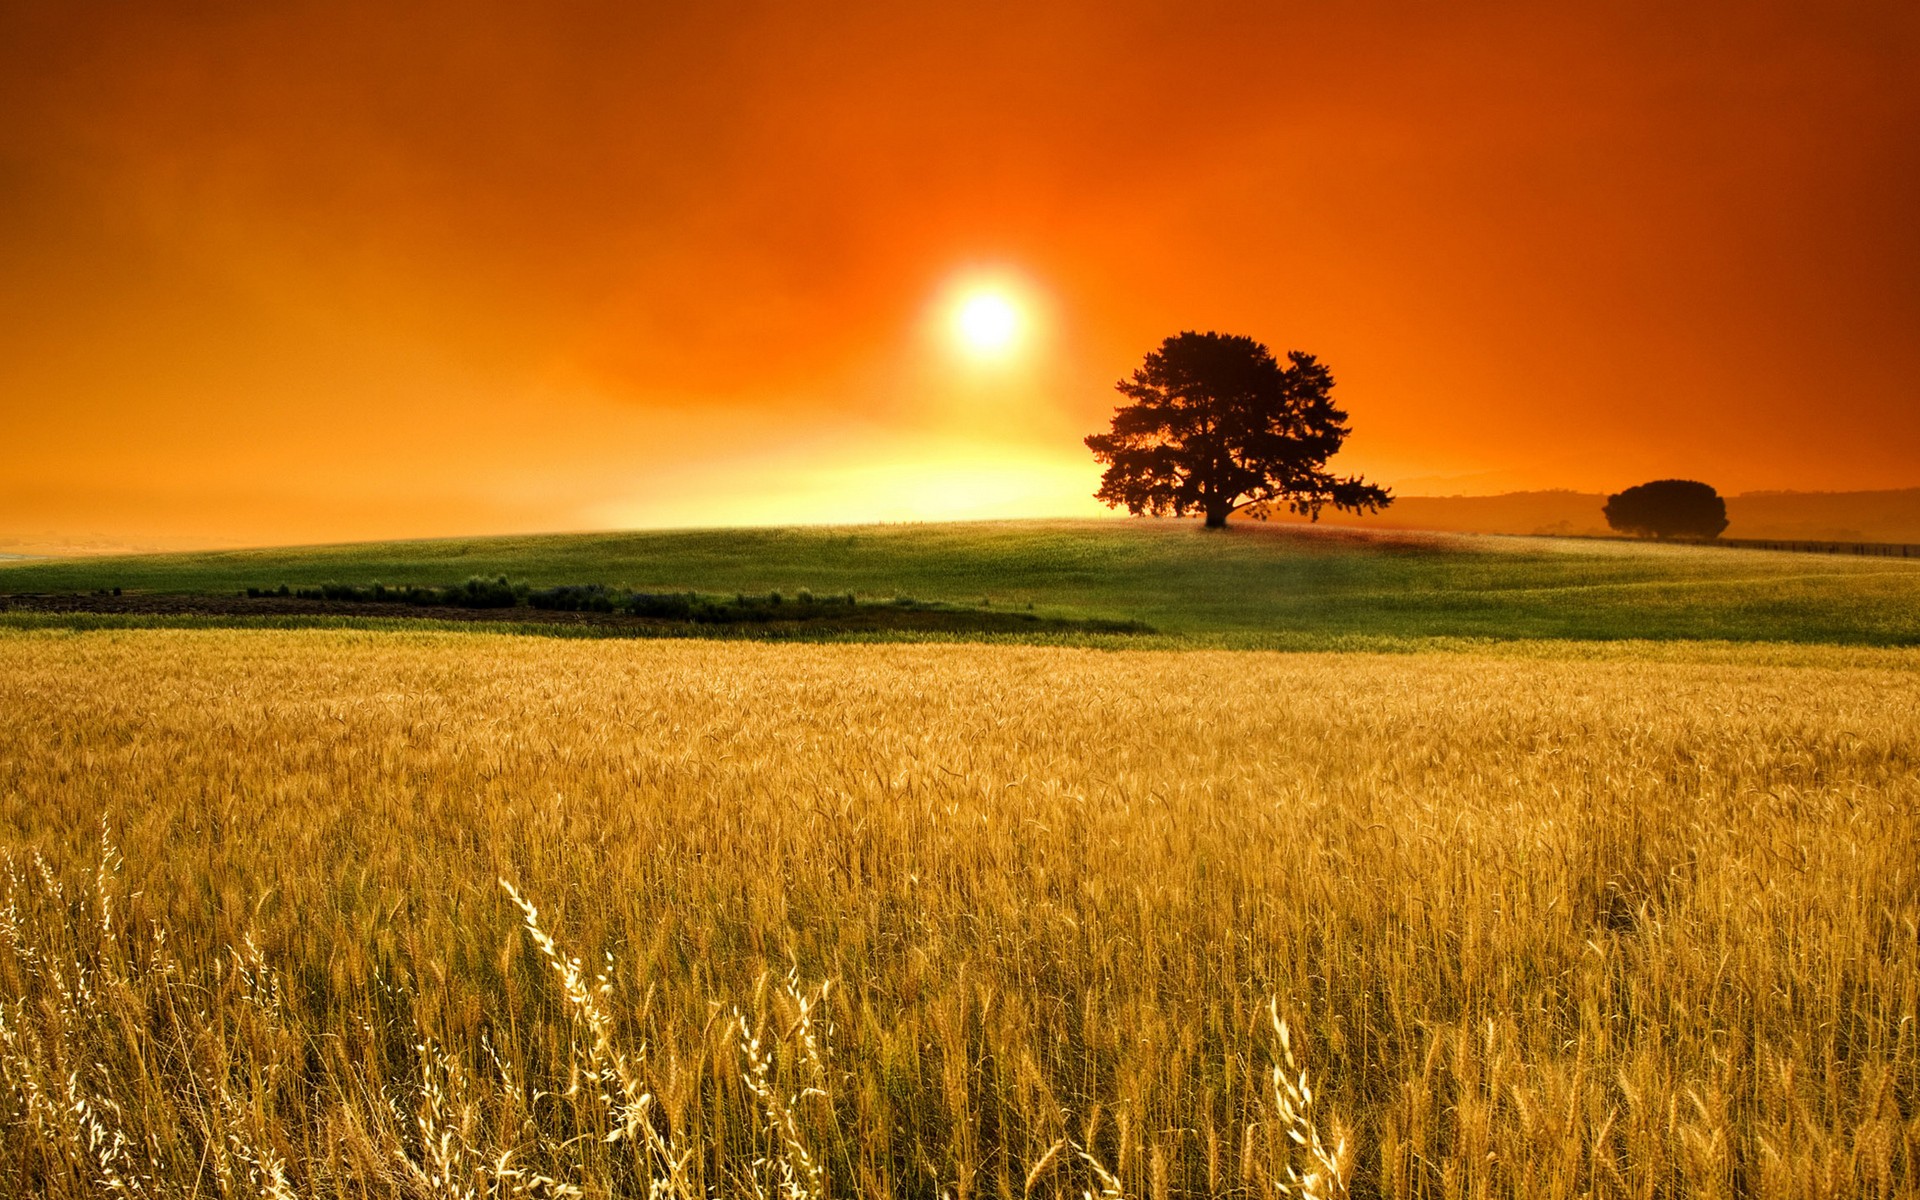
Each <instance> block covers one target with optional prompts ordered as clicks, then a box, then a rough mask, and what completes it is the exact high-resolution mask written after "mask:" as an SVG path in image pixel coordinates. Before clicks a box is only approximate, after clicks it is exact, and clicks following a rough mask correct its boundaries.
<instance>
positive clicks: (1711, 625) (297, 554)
mask: <svg viewBox="0 0 1920 1200" xmlns="http://www.w3.org/2000/svg"><path fill="white" fill-rule="evenodd" d="M475 575H480V576H488V577H491V576H496V575H507V576H510V577H512V578H513V579H516V580H525V581H527V582H529V583H531V584H534V585H536V586H547V585H553V584H562V583H604V584H608V585H610V586H622V585H624V586H629V587H634V588H641V589H655V588H657V589H670V590H671V589H688V588H691V589H697V590H701V591H711V592H721V593H726V592H733V591H749V592H755V591H766V590H769V589H780V590H784V591H787V592H797V591H798V590H800V589H802V588H809V589H812V590H814V591H816V592H821V593H838V592H845V591H854V592H858V593H860V594H862V595H863V596H893V595H896V594H904V595H910V596H914V597H917V598H920V599H927V600H945V601H953V602H958V603H967V604H973V603H978V602H980V601H981V600H982V599H985V600H988V601H990V602H991V603H992V604H994V605H996V606H999V605H1014V606H1019V607H1021V608H1024V607H1025V606H1026V605H1029V604H1031V605H1033V606H1034V607H1035V609H1036V610H1037V611H1040V612H1044V613H1050V614H1056V615H1065V616H1086V617H1105V618H1126V619H1134V620H1139V621H1144V622H1146V623H1147V624H1149V625H1151V626H1153V627H1154V628H1155V629H1156V630H1158V631H1160V632H1161V633H1162V634H1164V635H1167V636H1169V637H1171V638H1174V639H1178V640H1181V641H1191V642H1195V643H1199V644H1212V645H1229V646H1312V645H1338V644H1350V643H1363V644H1364V643H1377V642H1382V641H1390V640H1395V639H1415V640H1424V639H1435V638H1470V639H1484V638H1495V639H1522V638H1550V639H1568V638H1572V639H1594V640H1611V639H1626V638H1635V639H1642V638H1644V639H1658V640H1671V639H1710V640H1726V641H1788V642H1802V643H1827V644H1841V645H1915V644H1920V561H1908V560H1901V559H1883V558H1855V557H1847V556H1838V557H1830V556H1821V555H1795V554H1783V553H1770V552H1760V551H1751V550H1738V549H1730V548H1724V547H1696V546H1678V545H1647V544H1637V543H1627V542H1614V541H1596V540H1582V539H1553V538H1507V537H1482V536H1470V535H1437V534H1362V533H1354V532H1351V531H1333V530H1322V529H1301V528H1298V527H1286V526H1273V527H1262V526H1241V527H1238V528H1235V529H1233V530H1230V531H1229V532H1227V533H1224V534H1217V533H1216V534H1208V533H1204V532H1202V531H1200V530H1199V529H1198V528H1197V527H1196V526H1195V525H1194V524H1191V523H1172V522H1154V521H1029V522H992V523H976V524H949V525H887V526H858V527H825V528H790V529H734V530H692V531H661V532H633V533H598V534H566V535H551V536H542V537H507V538H467V539H449V540H440V541H420V542H390V543H369V544H363V545H342V546H318V547H298V548H287V549H273V550H247V551H228V552H220V553H201V554H172V555H152V556H143V557H125V558H94V559H63V560H42V561H36V562H23V563H9V564H0V593H8V592H12V593H18V592H73V591H92V590H94V589H97V588H113V587H120V588H124V589H127V590H128V591H150V592H204V593H217V592H232V591H235V590H238V589H242V588H245V587H248V586H262V587H273V586H277V585H279V584H282V583H286V584H291V585H294V586H299V585H302V584H317V583H323V582H329V581H331V582H342V583H370V582H372V581H375V580H379V581H382V582H385V583H389V584H401V583H417V584H436V585H446V584H451V583H457V582H459V581H461V580H464V579H467V578H469V577H471V576H475ZM9 620H10V621H12V622H13V623H36V620H30V619H29V618H28V617H27V616H26V615H23V614H14V615H13V616H12V617H11V618H9ZM37 620H38V623H44V621H45V620H46V619H37ZM76 620H77V619H76Z"/></svg>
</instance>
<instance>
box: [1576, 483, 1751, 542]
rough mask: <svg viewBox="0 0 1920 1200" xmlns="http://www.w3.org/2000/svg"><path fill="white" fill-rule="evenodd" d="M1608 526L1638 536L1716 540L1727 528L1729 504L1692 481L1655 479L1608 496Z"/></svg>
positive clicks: (1605, 510) (1602, 509) (1603, 509)
mask: <svg viewBox="0 0 1920 1200" xmlns="http://www.w3.org/2000/svg"><path fill="white" fill-rule="evenodd" d="M1600 511H1601V512H1603V513H1605V514H1606V517H1607V524H1608V525H1610V526H1612V527H1613V528H1614V529H1616V530H1618V531H1619V532H1621V533H1631V534H1634V535H1635V536H1638V537H1658V538H1670V537H1700V538H1715V537H1719V536H1720V531H1721V530H1723V529H1725V528H1726V527H1727V502H1726V501H1725V500H1722V499H1721V498H1720V493H1718V492H1716V491H1714V490H1713V488H1711V487H1709V486H1708V485H1706V484H1704V483H1700V482H1698V481H1696V480H1692V479H1656V480H1654V481H1653V482H1652V483H1642V484H1639V485H1638V486H1635V487H1630V488H1628V489H1627V490H1626V491H1624V492H1616V493H1614V494H1613V495H1611V496H1608V497H1607V502H1606V504H1605V505H1604V506H1602V507H1601V509H1600Z"/></svg>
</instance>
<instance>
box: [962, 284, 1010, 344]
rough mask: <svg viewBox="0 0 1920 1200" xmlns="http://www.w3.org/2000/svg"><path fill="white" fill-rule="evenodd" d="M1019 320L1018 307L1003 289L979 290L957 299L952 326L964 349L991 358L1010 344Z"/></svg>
mask: <svg viewBox="0 0 1920 1200" xmlns="http://www.w3.org/2000/svg"><path fill="white" fill-rule="evenodd" d="M1021 324H1022V322H1021V314H1020V309H1019V307H1018V306H1016V305H1015V304H1014V302H1013V300H1012V299H1010V298H1009V297H1008V296H1007V295H1006V294H1005V293H1003V292H998V291H990V290H980V291H975V292H971V293H969V294H968V295H967V296H965V297H964V298H963V299H962V300H961V301H960V306H959V308H958V309H957V310H956V312H955V314H954V322H953V327H954V332H955V334H956V335H957V336H958V337H959V339H960V344H961V346H962V347H963V348H964V349H965V350H966V351H967V352H968V353H970V354H973V355H976V356H978V357H981V358H993V357H998V356H1000V355H1002V354H1005V353H1006V352H1007V351H1008V350H1010V349H1012V348H1013V345H1014V343H1015V342H1017V341H1018V340H1019V338H1020V327H1021Z"/></svg>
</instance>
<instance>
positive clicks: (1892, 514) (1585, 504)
mask: <svg viewBox="0 0 1920 1200" xmlns="http://www.w3.org/2000/svg"><path fill="white" fill-rule="evenodd" d="M1606 501H1607V498H1606V496H1605V495H1604V494H1602V493H1600V492H1575V491H1545V492H1506V493H1503V494H1501V495H1497V496H1401V497H1398V498H1396V499H1395V500H1394V502H1393V507H1391V508H1389V509H1387V510H1386V511H1385V512H1382V513H1374V514H1372V515H1371V516H1366V517H1355V516H1351V515H1349V514H1346V513H1335V512H1330V511H1329V512H1323V513H1322V514H1321V515H1320V521H1321V523H1322V524H1325V525H1341V526H1354V527H1357V528H1365V529H1432V530H1444V531H1448V532H1453V533H1519V534H1561V535H1566V536H1583V535H1593V534H1606V533H1608V532H1609V530H1608V529H1607V522H1606V518H1604V517H1602V516H1601V515H1600V506H1601V505H1603V504H1605V503H1606ZM1289 519H1290V520H1300V519H1301V518H1295V517H1290V518H1289ZM1727 519H1728V525H1727V531H1726V536H1727V537H1730V538H1778V539H1782V540H1798V541H1834V542H1920V487H1917V488H1900V489H1897V490H1892V491H1878V492H1743V493H1741V494H1739V495H1737V496H1729V497H1728V498H1727Z"/></svg>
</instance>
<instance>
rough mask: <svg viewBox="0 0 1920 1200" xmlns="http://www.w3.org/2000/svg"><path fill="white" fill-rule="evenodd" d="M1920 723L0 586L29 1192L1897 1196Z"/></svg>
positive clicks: (1833, 656) (1566, 687)
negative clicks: (130, 604) (49, 610)
mask: <svg viewBox="0 0 1920 1200" xmlns="http://www.w3.org/2000/svg"><path fill="white" fill-rule="evenodd" d="M1916 767H1920V656H1916V655H1914V654H1913V653H1911V652H1895V651H1839V650H1835V651H1822V650H1817V649H1798V650H1791V651H1784V650H1778V651H1776V650H1764V649H1763V650H1741V649H1738V648H1728V647H1722V648H1714V649H1700V650H1691V649H1687V648H1676V647H1643V648H1624V649H1622V648H1612V649H1607V648H1589V649H1587V650H1583V651H1578V652H1562V651H1553V650H1550V649H1543V648H1539V647H1532V648H1527V647H1522V648H1516V649H1514V650H1512V651H1509V652H1504V653H1499V654H1495V653H1490V652H1489V653H1475V654H1467V653H1459V654H1430V655H1398V656H1396V655H1359V654H1355V655H1279V654H1229V653H1190V654H1171V653H1164V654H1163V653H1100V652H1090V651H1071V650H1050V649H1039V648H1001V647H984V646H945V647H942V646H915V647H903V646H895V647H879V646H871V647H830V646H793V647H781V646H770V645H740V644H714V643H675V644H658V643H646V644H635V643H618V642H591V643H583V642H564V641H545V640H536V639H520V638H511V637H502V636H492V635H425V636H414V635H401V634H354V633H344V632H283V633H267V632H164V631H148V632H129V633H96V634H85V635H68V634H51V633H45V634H10V635H4V636H0V814H3V815H4V821H5V830H4V839H5V841H4V845H5V848H6V849H7V856H6V872H7V879H6V880H5V899H4V901H3V902H0V1113H3V1114H4V1116H3V1119H4V1122H5V1124H4V1132H3V1133H0V1155H4V1157H5V1161H4V1162H0V1194H7V1195H52V1196H62V1197H65V1196H85V1195H95V1194H99V1193H101V1192H103V1191H106V1192H117V1193H119V1194H124V1195H129V1196H156V1197H157V1196H189V1195H202V1196H240V1195H246V1196H272V1197H292V1196H298V1197H302V1198H307V1197H335V1196H339V1197H345V1196H355V1197H358V1196H395V1197H401V1196H406V1197H416V1196H417V1197H426V1196H441V1197H475V1198H479V1197H506V1196H530V1197H548V1196H551V1197H562V1196H581V1197H586V1196H596V1197H597V1196H614V1195H620V1196H638V1195H647V1196H650V1197H660V1198H663V1200H664V1198H666V1197H695V1196H733V1195H750V1196H766V1197H773V1196H779V1197H782V1198H783V1200H814V1198H816V1197H828V1196H833V1197H855V1196H859V1197H888V1196H926V1197H934V1196H951V1197H953V1198H955V1200H972V1198H973V1197H989V1196H996V1197H1022V1198H1026V1197H1041V1196H1055V1195H1075V1196H1091V1195H1099V1196H1106V1197H1120V1196H1126V1197H1140V1198H1141V1200H1168V1198H1170V1197H1176V1196H1196V1195H1215V1196H1225V1195H1246V1196H1251V1195H1255V1194H1260V1195H1267V1196H1273V1195H1278V1194H1281V1193H1283V1192H1286V1191H1289V1190H1291V1191H1294V1192H1299V1193H1302V1194H1320V1195H1337V1194H1340V1193H1342V1192H1343V1191H1346V1190H1349V1189H1350V1190H1351V1192H1352V1194H1355V1195H1372V1194H1381V1195H1394V1196H1401V1195H1406V1196H1447V1197H1452V1196H1461V1197H1467V1196H1543V1197H1555V1196H1563V1197H1571V1196H1582V1195H1593V1196H1636V1197H1637V1196H1661V1195H1701V1196H1712V1195H1728V1196H1734V1195H1754V1196H1780V1197H1799V1196H1834V1197H1839V1196H1877V1197H1889V1196H1905V1195H1913V1194H1915V1193H1916V1189H1917V1188H1920V1044H1917V1041H1920V1032H1917V1031H1916V1020H1915V1018H1916V1013H1917V1012H1920V850H1916V847H1917V846H1920V778H1917V777H1916ZM103 833H104V835H105V836H104V838H103ZM503 882H504V883H505V885H506V886H505V887H503V886H502V883H503Z"/></svg>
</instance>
